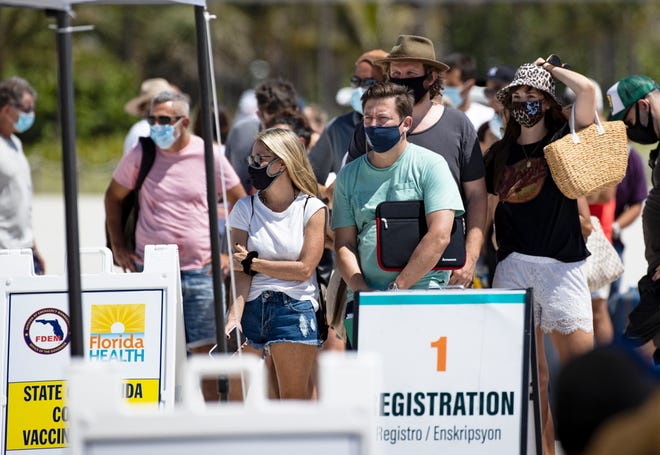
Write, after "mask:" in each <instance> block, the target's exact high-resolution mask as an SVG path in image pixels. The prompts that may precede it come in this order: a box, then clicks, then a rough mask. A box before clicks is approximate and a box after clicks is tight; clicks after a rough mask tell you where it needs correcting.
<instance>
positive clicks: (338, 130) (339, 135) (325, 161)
mask: <svg viewBox="0 0 660 455" xmlns="http://www.w3.org/2000/svg"><path fill="white" fill-rule="evenodd" d="M361 120H362V116H361V115H360V114H358V113H357V112H349V113H348V114H344V115H340V116H339V117H335V118H333V119H332V120H330V122H329V123H328V126H326V127H325V129H324V130H323V132H322V133H321V137H319V140H318V141H317V142H316V145H315V146H314V148H313V149H312V150H310V152H309V162H310V164H311V165H312V169H313V170H314V175H315V176H316V181H317V182H319V183H320V184H321V185H324V184H325V181H326V180H327V179H328V174H329V173H330V172H334V173H335V174H336V173H338V172H339V170H340V169H341V163H342V160H343V159H344V155H345V154H346V152H347V151H348V145H349V144H350V143H351V138H352V137H353V131H355V127H356V126H357V125H358V124H359V123H360V122H361Z"/></svg>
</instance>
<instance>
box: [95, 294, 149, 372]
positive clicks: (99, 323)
mask: <svg viewBox="0 0 660 455" xmlns="http://www.w3.org/2000/svg"><path fill="white" fill-rule="evenodd" d="M144 325H145V305H144V304H143V303H139V304H138V303H136V304H130V303H129V304H115V305H92V321H91V328H90V332H91V333H90V337H89V357H90V359H92V360H101V361H120V362H144V336H143V335H144Z"/></svg>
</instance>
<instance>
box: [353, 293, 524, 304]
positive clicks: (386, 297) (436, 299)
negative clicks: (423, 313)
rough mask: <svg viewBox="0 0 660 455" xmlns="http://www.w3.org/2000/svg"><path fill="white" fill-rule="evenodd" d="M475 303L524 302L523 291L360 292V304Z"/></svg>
mask: <svg viewBox="0 0 660 455" xmlns="http://www.w3.org/2000/svg"><path fill="white" fill-rule="evenodd" d="M475 303H498V304H510V305H511V304H516V305H519V304H524V303H525V293H524V292H523V293H507V294H503V293H498V294H489V293H483V294H481V293H479V294H477V293H469V294H454V293H452V294H441V293H437V294H436V293H415V294H407V293H402V292H378V293H373V294H371V293H364V294H360V305H473V304H475Z"/></svg>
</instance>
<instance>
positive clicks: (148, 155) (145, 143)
mask: <svg viewBox="0 0 660 455" xmlns="http://www.w3.org/2000/svg"><path fill="white" fill-rule="evenodd" d="M140 144H141V145H142V161H141V162H140V170H139V172H138V178H137V182H136V183H135V188H134V189H133V190H131V192H130V193H128V195H127V196H126V197H125V198H124V199H123V200H122V201H121V225H122V230H123V232H124V241H125V242H126V248H128V249H130V250H131V251H134V250H135V226H136V225H137V219H138V214H139V211H140V202H139V201H140V199H139V196H140V188H141V187H142V184H143V183H144V180H145V179H146V178H147V174H148V173H149V171H150V170H151V167H152V166H153V164H154V161H155V160H156V144H155V143H154V141H153V140H152V139H151V138H150V137H140ZM105 245H106V246H107V247H108V248H109V249H110V250H112V245H111V243H110V234H109V231H108V224H107V222H106V224H105ZM115 265H118V264H117V263H116V262H115Z"/></svg>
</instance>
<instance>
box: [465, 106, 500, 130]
mask: <svg viewBox="0 0 660 455" xmlns="http://www.w3.org/2000/svg"><path fill="white" fill-rule="evenodd" d="M465 115H466V116H467V118H469V119H470V122H472V125H473V126H474V129H475V130H478V129H479V127H480V126H481V125H483V124H484V123H486V122H488V121H490V119H492V118H493V115H495V111H494V110H493V108H492V107H488V106H484V105H483V104H481V103H477V102H474V101H472V102H471V103H470V107H469V108H468V110H467V111H465Z"/></svg>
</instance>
